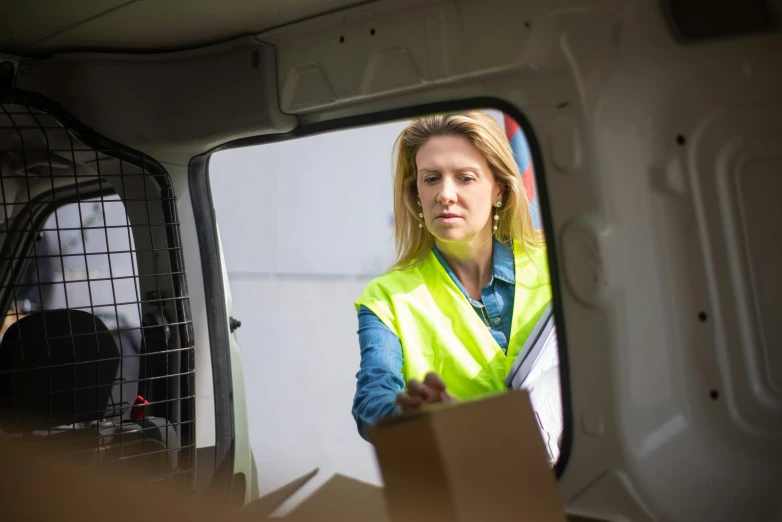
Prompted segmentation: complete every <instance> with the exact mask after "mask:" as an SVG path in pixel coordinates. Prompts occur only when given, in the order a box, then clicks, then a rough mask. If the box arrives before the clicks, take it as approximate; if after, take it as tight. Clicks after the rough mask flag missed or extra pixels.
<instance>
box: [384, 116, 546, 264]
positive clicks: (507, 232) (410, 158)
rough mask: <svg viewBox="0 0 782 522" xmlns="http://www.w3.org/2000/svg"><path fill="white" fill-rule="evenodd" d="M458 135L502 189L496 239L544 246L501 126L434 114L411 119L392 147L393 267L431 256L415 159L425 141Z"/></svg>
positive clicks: (530, 246) (481, 118)
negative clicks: (478, 155)
mask: <svg viewBox="0 0 782 522" xmlns="http://www.w3.org/2000/svg"><path fill="white" fill-rule="evenodd" d="M436 136H461V137H464V138H467V139H468V140H470V142H471V143H472V144H473V145H475V147H476V148H477V149H478V150H479V151H481V153H482V154H483V156H484V157H485V158H486V161H487V163H488V164H489V168H490V169H491V172H492V174H493V175H494V179H495V181H496V182H498V183H500V184H501V185H502V206H501V207H500V208H499V209H497V215H498V216H499V220H498V221H497V230H496V231H495V232H494V237H496V238H497V239H498V240H500V241H502V242H503V243H508V242H510V241H511V240H515V241H518V242H520V243H521V244H522V246H523V247H524V250H525V251H526V252H528V253H529V252H530V251H531V250H534V249H540V248H544V247H545V243H544V239H543V233H542V231H540V230H535V228H534V227H533V225H532V216H531V215H530V212H529V199H528V198H527V192H526V190H525V189H524V186H523V184H522V180H521V174H520V173H519V168H518V166H517V165H516V161H515V160H514V159H513V151H512V150H511V148H510V143H509V142H508V139H507V138H506V137H505V132H504V131H503V130H502V128H501V127H500V126H499V124H498V123H497V122H496V121H495V120H494V118H492V117H491V116H489V115H488V114H486V113H485V112H482V111H470V112H467V113H461V114H438V115H435V116H427V117H424V118H420V119H417V120H413V121H412V122H410V124H409V125H408V126H407V127H405V129H404V130H403V131H402V133H401V134H400V135H399V137H398V138H397V140H396V143H395V144H394V148H395V151H396V153H395V155H396V168H395V172H394V223H395V239H396V254H397V259H396V262H395V263H394V266H393V267H392V270H393V269H404V268H410V267H412V266H415V265H417V264H418V263H420V262H421V261H423V260H424V258H425V257H426V256H427V254H429V251H430V250H431V249H432V247H433V246H434V238H433V237H432V235H431V234H430V233H429V231H428V230H427V229H426V228H425V227H424V228H420V227H419V226H418V224H419V222H420V221H419V218H418V214H419V212H420V209H419V208H418V203H417V201H418V191H417V186H416V180H417V178H418V169H417V167H416V162H415V157H416V154H417V153H418V150H419V149H420V148H421V146H422V145H423V144H424V143H426V141H427V140H428V139H429V138H433V137H436Z"/></svg>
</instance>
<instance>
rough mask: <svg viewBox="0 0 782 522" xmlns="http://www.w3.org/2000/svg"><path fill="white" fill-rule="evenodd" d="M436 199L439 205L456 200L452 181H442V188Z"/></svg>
mask: <svg viewBox="0 0 782 522" xmlns="http://www.w3.org/2000/svg"><path fill="white" fill-rule="evenodd" d="M437 201H438V202H439V203H440V204H441V205H450V204H451V203H454V202H455V201H456V190H455V187H454V185H453V183H451V182H450V181H448V180H445V181H444V182H443V185H442V190H440V193H439V194H438V195H437Z"/></svg>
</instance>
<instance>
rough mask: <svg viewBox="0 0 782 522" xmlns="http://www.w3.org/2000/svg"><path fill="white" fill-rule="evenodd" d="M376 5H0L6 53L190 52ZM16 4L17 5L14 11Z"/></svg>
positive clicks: (335, 0)
mask: <svg viewBox="0 0 782 522" xmlns="http://www.w3.org/2000/svg"><path fill="white" fill-rule="evenodd" d="M371 1H372V0H369V1H367V0H219V1H215V0H186V1H183V0H79V1H78V2H52V1H49V2H46V3H45V5H42V4H41V3H40V2H21V1H19V0H16V1H14V0H11V1H5V0H4V1H2V2H0V53H8V54H14V55H18V56H23V57H43V56H47V55H50V54H54V53H58V52H66V51H88V50H96V51H97V50H100V51H118V52H152V51H174V50H184V49H190V48H194V47H200V46H202V45H208V44H212V43H216V42H220V41H224V40H229V39H232V38H235V37H238V36H242V35H248V34H256V33H260V32H263V31H266V30H268V29H272V28H275V27H279V26H283V25H286V24H290V23H293V22H297V21H300V20H303V19H306V18H310V17H313V16H318V15H322V14H325V13H328V12H332V11H337V10H340V9H343V8H346V7H349V6H354V5H357V4H364V3H370V2H371ZM9 4H13V5H9Z"/></svg>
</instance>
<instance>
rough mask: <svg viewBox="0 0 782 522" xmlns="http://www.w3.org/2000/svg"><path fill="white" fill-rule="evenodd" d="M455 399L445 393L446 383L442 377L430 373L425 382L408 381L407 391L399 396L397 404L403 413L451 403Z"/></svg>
mask: <svg viewBox="0 0 782 522" xmlns="http://www.w3.org/2000/svg"><path fill="white" fill-rule="evenodd" d="M452 400H453V397H451V396H450V395H448V392H447V391H445V383H444V382H443V381H442V379H440V377H439V376H438V375H437V374H436V373H434V372H429V373H427V374H426V376H425V377H424V382H420V381H417V380H415V379H410V380H409V381H407V391H403V392H400V393H398V394H397V396H396V403H397V404H398V405H399V408H400V409H401V410H402V411H403V412H409V411H415V410H417V409H419V408H421V407H423V406H426V405H428V404H436V403H438V402H451V401H452Z"/></svg>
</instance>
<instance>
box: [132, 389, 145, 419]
mask: <svg viewBox="0 0 782 522" xmlns="http://www.w3.org/2000/svg"><path fill="white" fill-rule="evenodd" d="M147 404H149V402H147V400H146V399H145V398H144V397H142V396H141V395H139V396H138V397H136V402H134V403H133V407H132V408H131V409H130V418H131V419H133V420H139V419H143V418H144V407H145V406H146V405H147Z"/></svg>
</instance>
